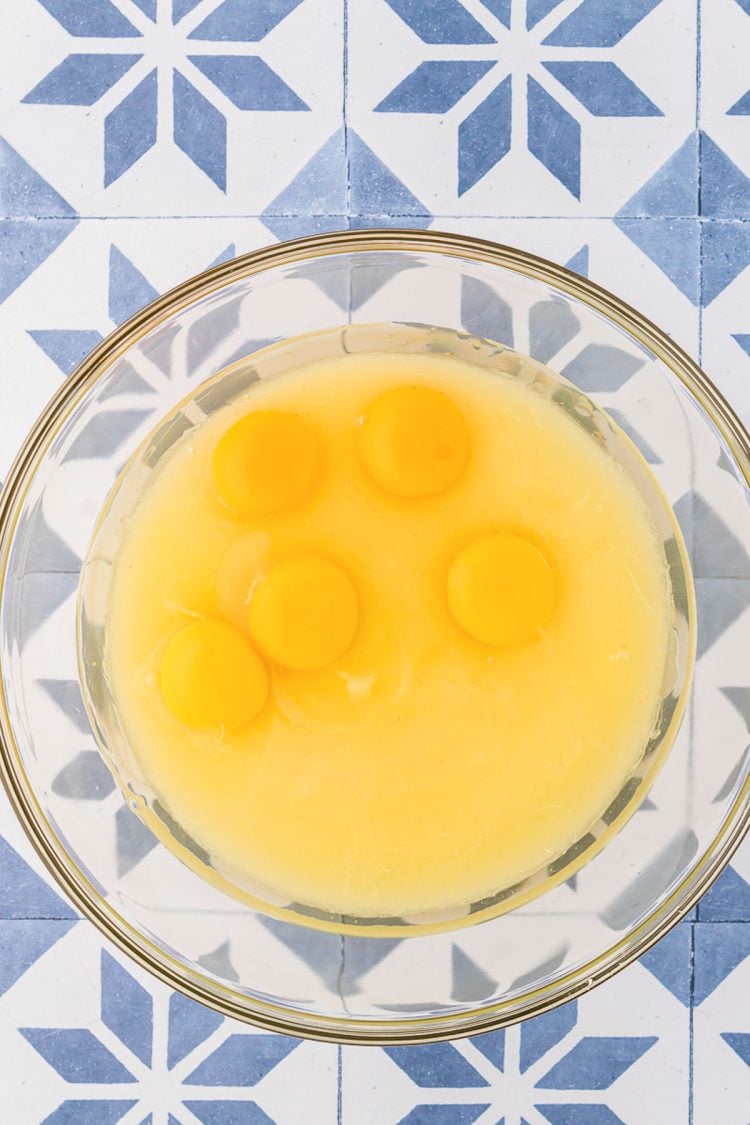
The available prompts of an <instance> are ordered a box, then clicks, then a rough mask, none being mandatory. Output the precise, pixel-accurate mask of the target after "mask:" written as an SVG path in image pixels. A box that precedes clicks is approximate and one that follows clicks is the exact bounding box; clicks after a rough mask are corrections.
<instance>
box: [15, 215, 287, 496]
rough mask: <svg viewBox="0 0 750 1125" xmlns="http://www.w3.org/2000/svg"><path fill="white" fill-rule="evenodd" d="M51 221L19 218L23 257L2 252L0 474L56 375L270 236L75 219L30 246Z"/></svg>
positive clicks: (209, 225)
mask: <svg viewBox="0 0 750 1125" xmlns="http://www.w3.org/2000/svg"><path fill="white" fill-rule="evenodd" d="M64 221H67V220H64ZM55 222H56V220H44V219H40V220H18V221H17V223H15V227H17V228H19V230H20V234H18V236H17V239H18V241H17V242H16V243H14V245H15V246H16V250H17V265H16V266H15V267H14V266H13V263H12V262H11V261H9V259H6V261H5V264H4V269H3V268H2V267H0V274H2V275H3V276H4V277H5V279H6V286H5V292H6V294H7V295H5V299H4V300H2V301H0V331H2V334H3V343H4V351H5V358H6V363H5V371H4V374H3V409H2V410H1V411H0V480H1V479H2V478H3V477H4V476H5V473H6V472H7V469H8V466H9V464H10V462H11V460H12V458H13V456H14V454H15V451H16V449H17V448H18V446H19V445H20V443H21V441H22V440H23V437H24V435H25V433H26V432H27V430H28V428H29V427H30V426H31V424H32V423H33V421H34V420H35V418H36V417H37V415H38V414H39V413H40V411H41V410H42V408H43V407H44V405H45V403H46V402H47V400H48V399H49V397H50V396H51V395H52V393H53V392H54V390H55V389H56V387H57V386H58V385H59V383H60V381H61V380H62V379H63V378H64V377H65V376H66V375H68V374H70V372H71V371H72V369H73V367H74V366H75V365H76V363H78V361H79V360H80V359H82V358H83V356H84V355H85V354H86V353H87V352H88V351H90V350H91V348H92V347H93V346H94V345H95V344H96V343H97V342H98V340H99V339H101V337H102V336H105V335H106V334H107V333H108V332H110V331H111V330H112V329H113V328H114V327H115V325H116V324H118V323H120V322H121V321H123V320H125V319H127V317H129V316H130V315H131V314H132V313H133V312H135V311H136V309H138V308H140V307H141V306H142V305H144V304H146V303H148V301H151V300H153V299H154V297H156V296H157V295H158V294H159V293H162V292H164V291H165V290H167V289H169V288H171V287H172V286H173V285H176V284H177V283H178V282H180V281H183V280H184V279H185V278H187V277H190V276H191V275H193V274H195V273H198V272H200V271H201V270H203V269H206V268H207V267H208V266H210V265H212V264H214V262H216V261H218V260H221V259H223V258H225V257H232V256H233V255H234V254H239V253H242V252H244V251H247V250H250V249H254V248H256V247H258V246H262V245H265V244H267V243H268V242H271V241H274V238H273V235H271V234H270V232H269V231H268V229H267V228H266V227H265V226H263V224H262V223H260V222H259V221H258V220H256V219H220V218H216V219H191V220H183V219H171V220H170V219H162V220H118V219H107V220H86V221H85V222H81V223H79V224H75V223H69V225H70V228H71V229H70V231H69V232H68V233H67V237H66V238H65V239H64V240H63V241H62V242H59V243H57V244H56V245H55V246H54V247H53V248H52V249H51V250H50V251H49V253H48V254H47V256H46V257H43V258H42V255H41V252H37V253H36V254H35V253H34V247H35V246H43V247H44V248H45V249H46V247H47V243H46V239H47V233H46V228H47V227H48V226H49V225H51V224H53V223H55ZM9 237H11V238H16V232H15V229H14V231H13V233H12V235H11V236H9ZM40 258H41V260H40V261H39V264H38V265H36V268H32V269H30V268H29V266H30V263H35V262H36V260H37V259H40ZM72 278H75V285H72V284H71V279H72ZM1 296H2V294H0V297H1Z"/></svg>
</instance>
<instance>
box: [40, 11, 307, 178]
mask: <svg viewBox="0 0 750 1125" xmlns="http://www.w3.org/2000/svg"><path fill="white" fill-rule="evenodd" d="M39 3H40V4H41V5H42V6H43V7H44V8H46V10H47V11H48V12H49V14H50V15H51V16H52V17H53V18H54V19H55V20H57V22H58V23H59V24H60V25H61V26H62V27H63V28H64V29H65V30H66V31H67V32H68V33H69V35H71V36H72V37H73V38H74V39H75V40H77V43H76V46H77V47H78V48H79V49H78V50H75V51H72V52H71V53H70V54H69V55H67V56H66V57H65V58H64V59H63V60H62V61H61V62H60V63H59V64H58V65H57V66H55V67H54V68H53V69H52V70H51V71H50V72H49V73H48V74H46V75H45V76H44V77H43V78H42V79H41V80H40V81H39V82H37V84H36V85H35V86H34V87H33V89H32V90H30V91H29V92H28V93H27V94H26V96H25V97H24V99H23V101H24V102H26V103H32V104H36V105H74V106H92V105H95V104H96V103H97V102H98V101H99V100H100V99H101V98H102V97H104V95H105V94H107V93H108V92H109V91H110V90H112V89H115V90H119V89H121V90H122V91H123V96H122V97H121V99H120V100H119V101H118V102H117V104H116V105H115V106H114V108H113V109H112V110H110V112H109V113H108V114H107V116H106V117H105V120H104V184H105V187H106V186H109V185H110V184H112V183H114V182H115V181H116V180H118V179H119V178H120V177H121V176H122V175H123V174H124V173H125V172H127V171H128V169H130V168H132V166H133V165H134V164H135V163H136V162H137V161H138V160H140V158H141V157H142V156H144V155H145V154H146V153H147V152H149V150H150V149H152V148H153V147H154V145H155V144H156V143H157V140H161V139H162V137H163V135H164V134H165V131H166V130H167V129H168V128H169V127H170V123H169V122H167V121H164V120H162V119H161V116H160V107H161V106H162V105H166V104H169V105H170V106H171V133H172V139H173V140H174V143H175V144H176V145H177V147H178V148H179V149H181V150H182V152H184V153H185V155H186V156H188V157H189V158H190V160H191V161H192V162H193V163H194V164H195V165H196V166H197V167H198V168H200V169H201V170H202V171H203V172H205V174H206V175H207V176H208V177H209V179H211V180H212V181H213V182H214V183H215V184H216V186H217V187H218V188H220V189H221V190H222V191H226V187H227V119H226V116H225V114H224V113H223V112H222V109H221V108H220V106H221V103H222V101H223V99H226V100H227V101H228V102H229V103H231V104H232V105H233V106H235V107H236V108H237V109H239V110H253V111H256V112H268V111H279V110H285V111H307V110H309V108H310V107H309V106H308V105H306V104H305V102H304V101H302V99H301V98H300V97H298V95H297V94H296V93H295V92H294V90H293V89H292V88H291V87H290V86H288V85H287V83H286V82H285V81H284V80H283V79H282V78H281V77H280V76H279V75H278V74H277V73H276V72H275V71H274V70H272V69H271V67H270V66H269V65H268V64H267V63H266V62H265V61H264V60H263V59H262V58H261V57H260V55H258V54H257V53H256V51H257V48H255V47H254V46H249V45H250V44H256V43H258V42H260V41H261V40H262V39H264V38H265V36H266V35H267V34H268V33H269V32H270V31H271V30H273V28H275V27H276V26H277V25H278V24H279V23H281V21H282V20H283V19H285V18H286V16H288V15H289V13H290V12H292V11H293V10H294V9H295V8H297V7H298V6H299V5H300V4H301V3H302V0H223V3H221V4H219V6H218V8H214V9H213V10H212V11H208V13H207V14H206V16H205V18H204V19H203V20H200V22H198V23H197V25H196V23H195V19H196V18H197V17H199V16H200V11H198V13H197V17H192V16H191V14H192V13H193V12H194V10H195V9H199V8H200V4H201V3H202V0H172V7H171V13H169V12H168V11H167V8H166V7H165V6H159V7H158V8H157V4H156V0H135V3H136V4H137V6H138V8H139V9H140V11H141V12H142V13H143V16H144V17H145V19H144V20H143V25H142V27H136V26H135V24H134V23H132V22H131V20H129V19H127V18H126V17H125V16H124V15H123V14H122V12H121V11H120V9H119V8H116V7H115V5H114V4H113V3H112V0H39ZM134 15H135V13H134ZM165 42H168V43H169V49H168V50H165V47H164V44H165ZM81 48H82V49H81ZM106 48H110V50H107V49H106ZM170 60H171V61H170ZM207 94H211V97H209V96H207ZM216 94H218V95H219V97H218V104H215V102H214V95H216ZM222 96H223V97H222Z"/></svg>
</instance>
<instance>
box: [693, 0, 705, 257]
mask: <svg viewBox="0 0 750 1125" xmlns="http://www.w3.org/2000/svg"><path fill="white" fill-rule="evenodd" d="M701 3H702V0H696V8H695V128H696V132H697V133H698V215H699V216H701V215H702V214H703V198H702V196H703V159H702V152H701V150H702V148H703V145H702V142H701V84H702V81H703V61H702V56H703V50H702V47H703V11H702V8H701ZM701 279H702V273H701Z"/></svg>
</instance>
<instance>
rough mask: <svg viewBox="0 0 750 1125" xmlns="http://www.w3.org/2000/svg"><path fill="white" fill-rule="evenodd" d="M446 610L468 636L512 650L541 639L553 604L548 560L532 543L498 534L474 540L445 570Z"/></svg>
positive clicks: (554, 584)
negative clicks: (446, 570)
mask: <svg viewBox="0 0 750 1125" xmlns="http://www.w3.org/2000/svg"><path fill="white" fill-rule="evenodd" d="M447 594H448V606H449V608H450V611H451V613H452V614H453V617H454V618H455V620H456V621H457V622H458V624H459V625H460V626H461V628H462V629H464V630H465V631H466V632H467V633H468V634H469V636H471V637H474V639H475V640H477V641H483V642H484V644H488V645H495V646H498V647H510V646H512V645H520V644H524V643H525V642H527V641H532V640H535V639H537V638H538V637H539V635H540V633H541V630H542V629H543V628H544V626H545V625H546V624H547V622H548V621H549V619H550V617H551V616H552V613H553V611H554V609H555V603H556V601H557V577H556V574H555V570H554V568H553V566H552V563H551V562H550V560H549V559H548V558H547V557H546V555H545V554H544V552H543V551H542V550H541V549H540V548H539V547H538V546H537V545H536V544H535V543H532V542H531V540H530V539H527V538H526V537H525V536H523V535H517V534H514V533H511V532H496V533H495V534H492V535H483V536H481V537H480V538H479V539H475V540H473V542H471V543H469V544H468V546H466V547H464V549H463V550H462V551H460V552H459V554H458V555H457V556H456V557H455V559H454V560H453V562H452V563H451V566H450V569H449V571H448V586H447Z"/></svg>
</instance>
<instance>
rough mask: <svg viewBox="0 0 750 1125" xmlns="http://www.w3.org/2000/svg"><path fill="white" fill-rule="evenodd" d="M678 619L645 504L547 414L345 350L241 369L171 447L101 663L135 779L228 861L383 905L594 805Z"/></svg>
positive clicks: (339, 900)
mask: <svg viewBox="0 0 750 1125" xmlns="http://www.w3.org/2000/svg"><path fill="white" fill-rule="evenodd" d="M672 620H673V609H672V603H671V596H670V591H669V586H668V581H667V574H666V565H665V560H664V556H663V553H662V549H661V546H660V544H659V542H658V539H657V536H656V533H655V531H654V529H653V527H652V525H651V523H650V520H649V518H648V516H647V513H646V510H645V507H644V505H643V502H642V500H641V499H640V496H639V494H638V493H637V491H636V489H635V487H634V486H633V485H632V483H631V482H630V480H629V479H628V478H627V477H626V475H625V474H624V472H623V471H622V470H621V469H620V468H619V466H618V465H617V464H616V463H615V462H614V461H612V460H611V459H610V458H609V457H608V455H607V454H605V453H604V452H603V451H602V449H601V448H600V447H599V446H598V445H597V444H596V443H595V442H594V441H593V440H592V438H591V437H590V436H589V435H588V434H587V433H586V432H585V431H584V430H583V429H581V428H580V427H578V426H577V425H576V424H575V423H574V422H572V421H571V420H570V419H569V418H568V417H567V416H566V415H565V414H564V413H563V411H562V410H561V408H560V407H558V406H556V405H554V404H553V403H551V402H550V401H549V400H547V399H545V398H543V397H542V396H541V395H539V394H536V393H534V392H532V391H530V390H529V389H527V388H526V387H524V386H523V385H520V384H519V383H516V382H514V381H513V380H512V379H510V378H505V377H498V376H493V375H491V374H489V373H488V372H486V371H484V370H482V369H480V368H478V367H473V366H471V365H468V364H465V363H462V362H459V361H457V360H454V359H450V358H447V357H444V356H437V355H432V356H429V355H428V356H418V355H384V354H364V355H351V356H345V357H341V358H335V359H330V360H325V361H321V362H318V363H315V364H312V365H310V366H308V367H307V368H302V369H299V370H297V371H295V372H294V373H291V374H288V375H285V376H282V377H280V378H277V379H274V380H271V381H269V382H267V383H264V384H258V385H257V386H255V387H254V388H253V389H252V390H251V391H250V392H249V393H248V394H247V395H246V396H245V398H244V399H243V400H242V401H241V402H235V403H233V404H232V405H231V406H229V407H226V408H223V409H222V410H220V411H218V412H217V413H216V414H214V415H213V416H212V417H211V418H210V419H209V420H208V421H206V422H205V423H203V424H202V425H201V426H200V427H198V428H197V429H196V430H194V431H193V432H192V433H190V434H188V435H187V436H186V437H185V438H183V439H182V440H181V441H180V442H179V443H178V444H177V445H176V446H175V447H174V448H173V449H172V450H171V451H170V452H169V453H168V454H167V455H166V456H165V458H164V460H163V462H162V464H161V465H160V466H159V468H158V470H157V472H156V473H155V475H154V477H153V478H152V480H151V482H150V483H149V485H148V487H147V489H146V490H145V491H144V494H143V496H142V498H141V500H140V503H139V505H138V507H137V510H136V511H135V512H134V514H133V516H132V519H131V521H130V523H129V526H128V529H127V533H126V535H125V538H124V541H123V544H122V548H121V551H120V554H119V557H118V559H117V562H116V567H115V574H114V580H113V592H112V600H111V607H110V617H109V623H108V624H109V628H108V648H107V660H108V669H109V675H110V679H111V686H112V690H113V693H114V696H115V699H116V702H117V706H118V710H119V713H120V716H121V719H122V721H123V723H124V726H125V729H126V731H127V734H128V736H129V739H130V741H131V743H132V746H133V750H134V753H135V755H136V757H137V759H138V761H139V764H140V767H141V769H142V772H143V775H144V776H145V777H146V778H147V779H148V782H149V784H150V786H151V787H152V788H153V790H154V792H155V793H156V795H157V796H158V798H159V800H160V801H161V803H162V805H164V806H165V807H166V808H167V809H168V810H169V812H170V813H171V815H172V817H173V818H174V819H175V820H176V821H177V822H178V823H179V824H180V825H181V826H182V827H183V829H184V830H185V831H186V832H187V833H189V834H190V835H191V836H192V837H193V838H194V839H195V840H196V841H197V842H198V843H199V844H200V845H201V846H202V847H203V848H204V849H206V851H208V852H209V853H210V854H211V855H212V857H214V861H215V863H216V865H217V866H218V867H219V868H220V869H221V870H224V871H225V872H228V873H230V874H233V875H234V876H235V877H236V878H237V880H238V881H239V882H241V883H243V884H244V885H247V886H252V885H259V886H263V887H268V888H271V889H272V890H273V891H274V892H275V893H276V894H277V895H279V896H288V897H289V898H290V899H291V900H296V901H298V902H300V903H305V904H309V905H312V906H315V907H318V908H322V909H325V910H329V911H331V912H335V913H345V914H350V915H357V916H367V917H372V916H394V915H404V914H412V913H415V912H419V911H424V910H431V909H442V908H449V907H453V906H460V905H462V904H468V903H471V902H474V901H476V900H478V899H481V898H483V897H484V896H487V895H490V894H492V893H493V892H496V891H498V890H500V889H501V888H503V887H505V886H508V885H510V884H513V883H515V882H516V881H517V880H519V879H520V878H522V877H523V876H525V875H527V874H529V873H531V872H533V871H535V870H537V869H538V868H539V867H541V866H542V865H544V864H545V863H546V862H548V861H549V860H551V859H552V858H554V857H556V856H558V855H560V854H561V853H563V852H564V851H565V850H566V849H567V848H568V847H569V846H570V844H571V843H572V842H573V841H575V840H576V839H578V838H579V837H580V836H581V835H582V834H583V833H584V832H585V831H586V830H587V829H588V828H589V827H590V826H591V825H592V824H593V823H594V822H595V821H596V819H597V818H598V816H599V815H600V814H601V813H602V811H603V810H604V809H605V808H606V807H607V805H608V804H609V803H610V801H611V800H612V799H613V798H614V796H615V795H616V794H617V792H618V790H619V788H620V786H621V785H622V783H623V781H624V780H625V779H626V778H627V777H628V776H629V775H630V773H631V772H632V770H633V767H634V765H635V764H636V762H637V761H638V759H639V757H640V756H641V753H642V751H643V748H644V745H645V743H646V741H647V739H648V736H649V733H650V731H651V728H652V726H653V724H654V720H655V716H656V712H657V707H658V703H659V700H660V689H661V685H662V677H663V670H664V666H665V660H666V653H667V647H668V642H669V636H670V630H671V627H672Z"/></svg>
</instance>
